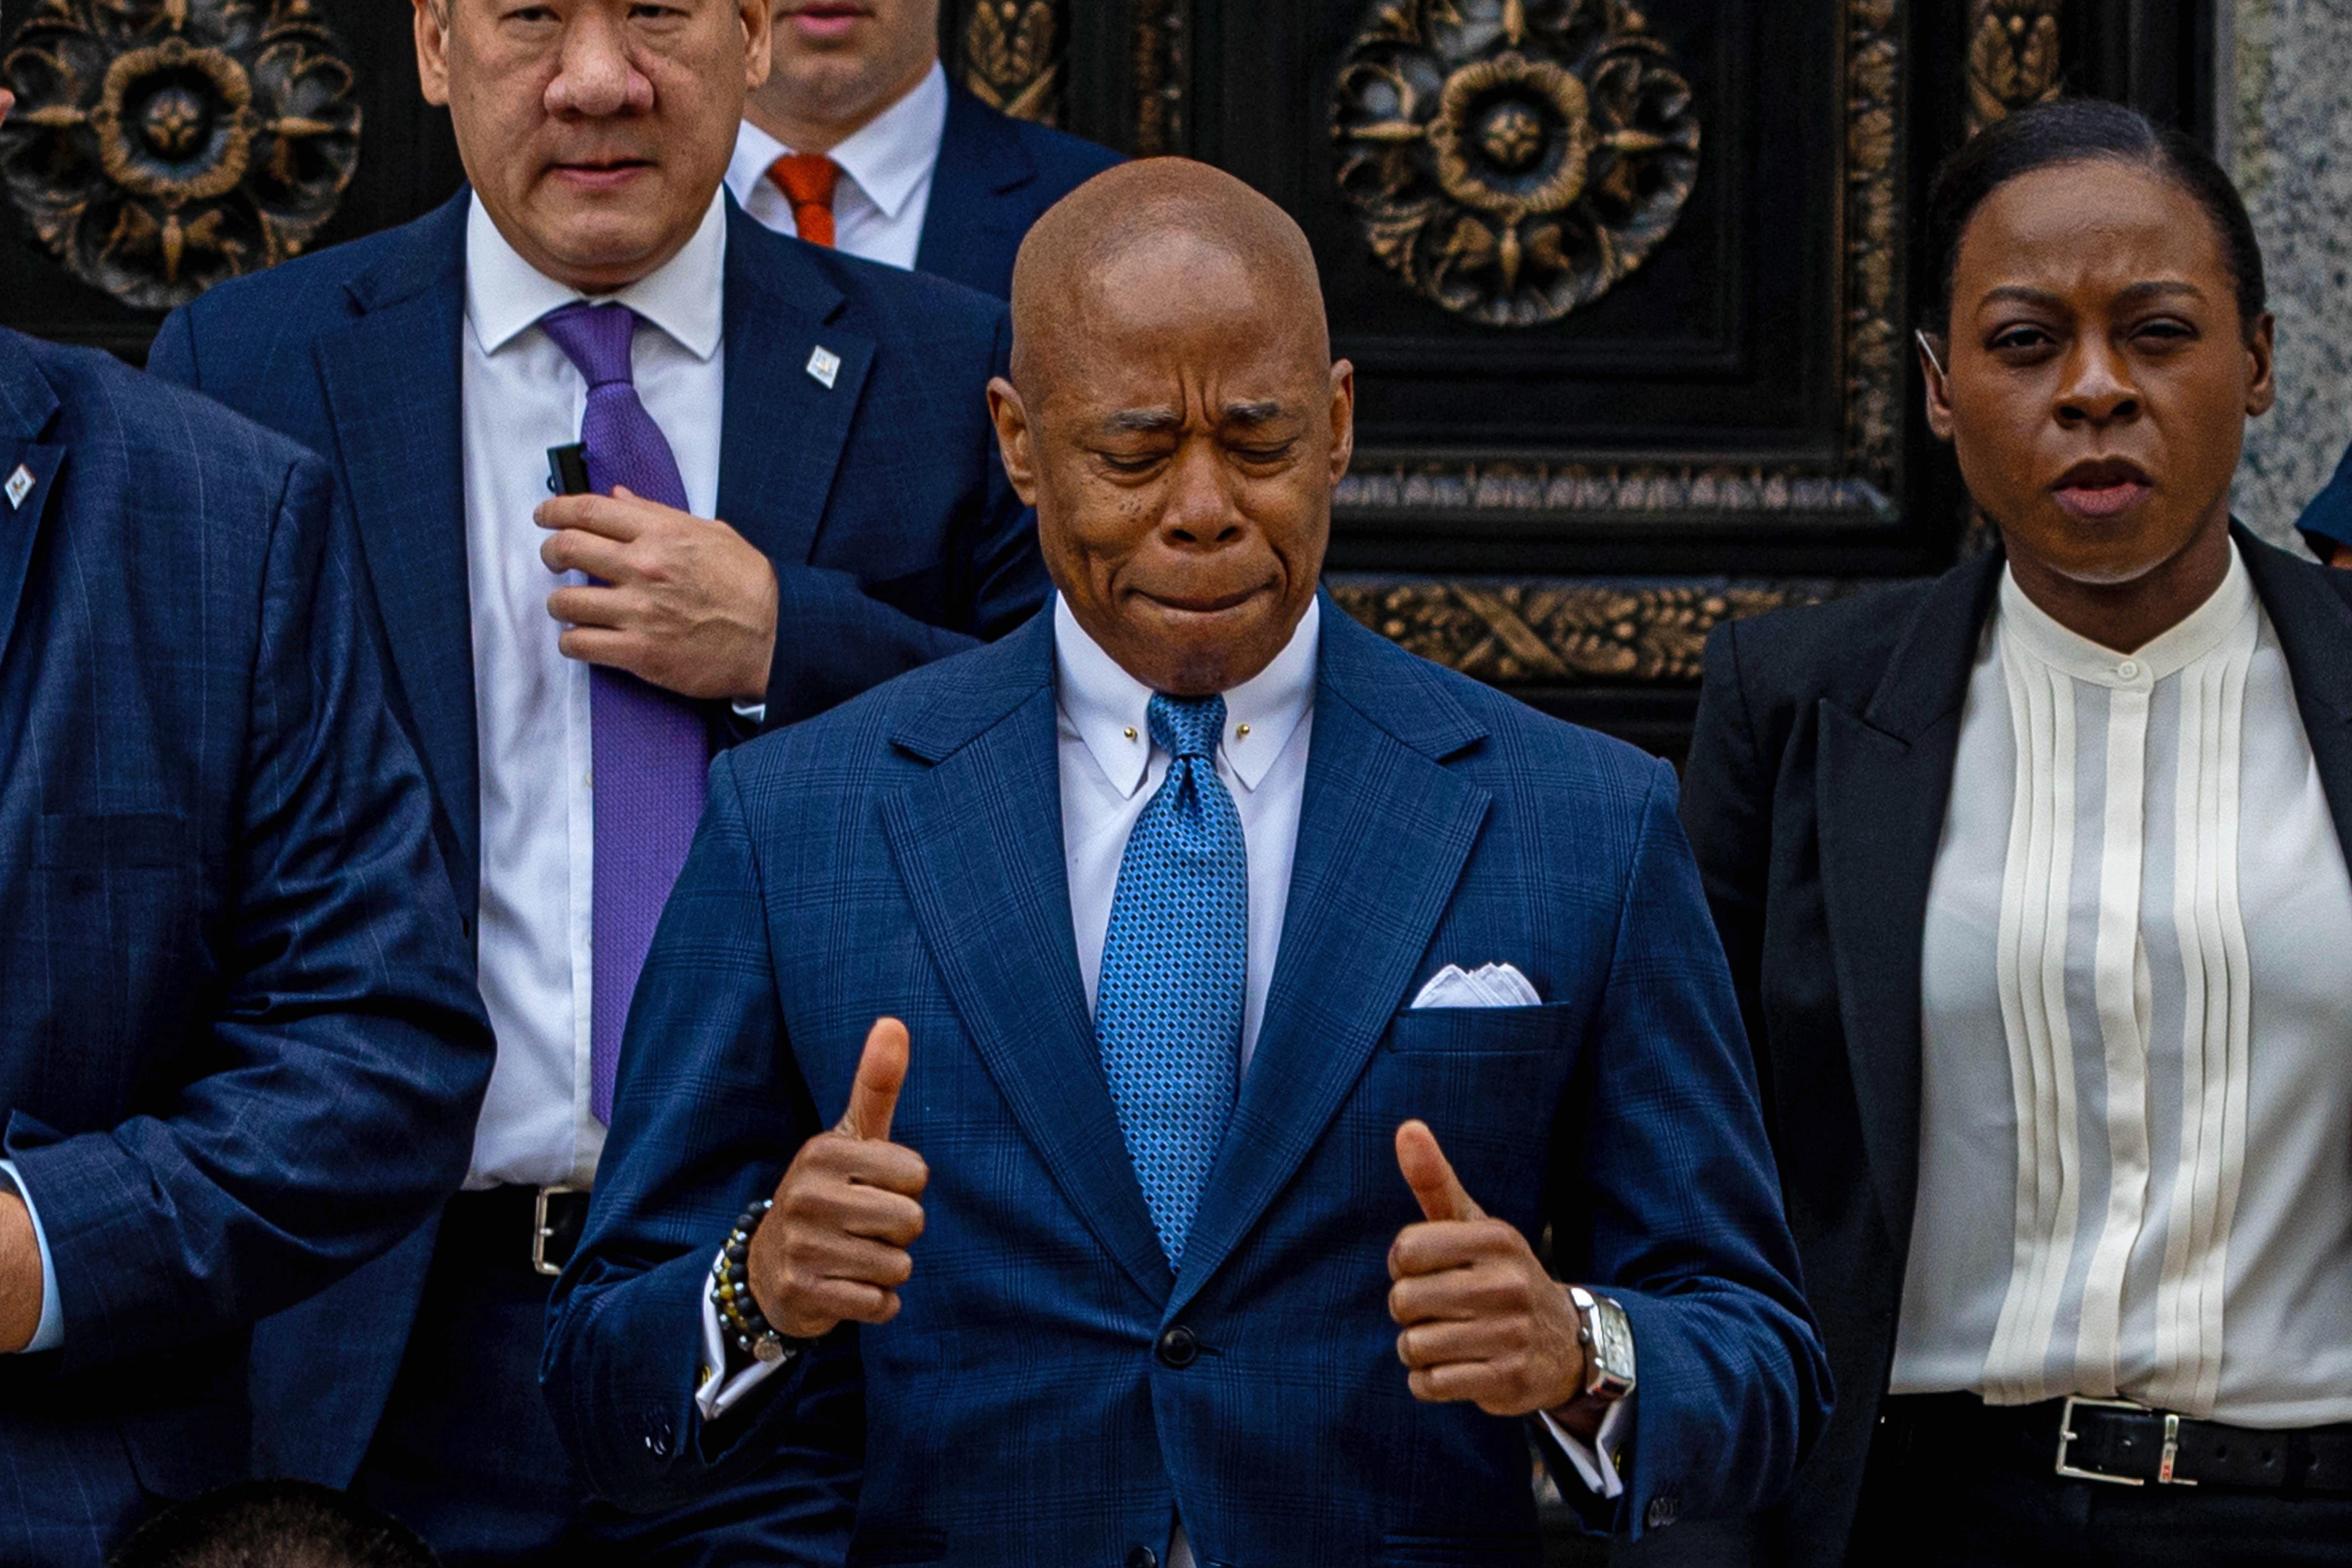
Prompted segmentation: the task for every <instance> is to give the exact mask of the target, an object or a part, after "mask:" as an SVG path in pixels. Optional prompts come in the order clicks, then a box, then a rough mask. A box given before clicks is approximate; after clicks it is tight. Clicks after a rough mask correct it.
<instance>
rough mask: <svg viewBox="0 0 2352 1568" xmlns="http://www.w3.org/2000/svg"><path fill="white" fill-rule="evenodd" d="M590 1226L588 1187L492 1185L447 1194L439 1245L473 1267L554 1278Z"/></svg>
mask: <svg viewBox="0 0 2352 1568" xmlns="http://www.w3.org/2000/svg"><path fill="white" fill-rule="evenodd" d="M587 1227H588V1193H587V1189H586V1188H584V1187H522V1186H506V1187H488V1188H485V1189H484V1190H483V1191H481V1192H478V1193H459V1194H457V1196H456V1197H453V1198H451V1199H450V1200H449V1206H448V1207H447V1208H446V1209H445V1210H443V1211H442V1215H441V1236H440V1239H439V1240H438V1241H437V1242H436V1243H435V1248H436V1252H437V1253H438V1255H439V1256H441V1257H443V1258H454V1259H457V1260H458V1261H460V1262H463V1263H465V1264H467V1265H468V1266H470V1267H472V1268H491V1269H498V1270H500V1271H504V1270H507V1269H520V1271H522V1272H523V1273H526V1274H543V1275H546V1276H548V1277H549V1278H553V1277H554V1276H556V1275H558V1274H561V1273H562V1272H563V1266H564V1265H565V1264H566V1263H569V1262H571V1261H572V1251H573V1249H575V1248H576V1247H579V1245H580V1234H581V1232H582V1231H583V1230H585V1229H587Z"/></svg>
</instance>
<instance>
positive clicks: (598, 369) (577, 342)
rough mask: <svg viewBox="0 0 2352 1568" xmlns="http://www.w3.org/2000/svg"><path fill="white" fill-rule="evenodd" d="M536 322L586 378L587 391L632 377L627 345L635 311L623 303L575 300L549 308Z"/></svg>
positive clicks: (632, 332) (632, 337) (633, 329)
mask: <svg viewBox="0 0 2352 1568" xmlns="http://www.w3.org/2000/svg"><path fill="white" fill-rule="evenodd" d="M539 324H540V326H541V327H542V328H543V329H545V331H546V332H547V335H548V336H549V337H551V338H552V339H554V340H555V346H556V347H557V348H560V349H562V351H563V357H564V358H566V359H568V360H570V361H571V362H572V363H573V364H574V365H575V366H577V367H578V368H579V371H580V374H582V375H583V376H585V377H586V378H587V381H588V386H589V389H590V390H591V391H593V390H594V389H595V388H597V387H600V386H609V385H611V384H614V382H624V383H626V382H631V381H632V380H633V372H632V371H631V369H630V365H629V346H630V344H632V343H633V342H635V341H636V336H637V313H636V312H635V310H630V309H629V308H628V307H627V306H625V305H592V304H590V303H588V301H586V300H576V301H574V302H573V303H572V304H569V305H566V306H563V307H562V309H560V310H550V311H549V312H548V313H547V314H546V315H544V316H542V317H541V318H540V321H539Z"/></svg>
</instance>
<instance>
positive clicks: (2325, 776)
mask: <svg viewBox="0 0 2352 1568" xmlns="http://www.w3.org/2000/svg"><path fill="white" fill-rule="evenodd" d="M2236 538H2237V542H2238V547H2239V549H2240V550H2241V551H2242V552H2244V555H2245V561H2246V567H2247V571H2248V573H2249V574H2250V575H2251V576H2252V579H2253V587H2254V592H2255V594H2256V595H2258V596H2259V597H2260V598H2261V600H2262V604H2263V609H2264V610H2266V611H2267V612H2268V613H2269V615H2270V618H2271V624H2272V626H2274V627H2275V628H2276V629H2277V632H2278V637H2279V642H2280V645H2281V647H2282V648H2283V649H2284V653H2285V657H2286V661H2287V668H2288V670H2289V672H2290V674H2291V676H2292V678H2293V679H2294V688H2295V697H2296V702H2297V706H2298V707H2299V708H2300V710H2302V714H2303V723H2304V728H2305V731H2307V732H2308V733H2309V735H2310V737H2311V747H2312V751H2313V752H2314V754H2315V756H2316V757H2317V759H2318V765H2319V773H2320V779H2321V782H2322V784H2323V785H2324V787H2325V788H2326V793H2327V798H2328V803H2329V805H2330V807H2331V808H2332V810H2333V812H2334V815H2335V818H2336V833H2337V834H2338V836H2339V837H2343V838H2344V840H2345V842H2346V843H2347V844H2352V575H2348V574H2336V573H2331V572H2328V571H2326V570H2324V569H2322V568H2320V567H2316V566H2314V565H2312V564H2310V563H2308V562H2304V561H2298V560H2296V559H2294V557H2291V556H2289V555H2287V554H2286V553H2285V552H2283V551H2279V550H2274V549H2273V548H2272V547H2271V546H2269V545H2267V544H2263V543H2262V542H2260V541H2258V540H2256V539H2255V538H2254V537H2253V536H2252V534H2249V533H2247V532H2245V531H2243V530H2238V531H2236ZM2000 569H2001V557H2000V554H1999V553H1998V552H1996V553H1993V554H1990V555H1986V556H1984V557H1981V558H1979V559H1978V560H1975V561H1971V562H1969V563H1967V564H1965V565H1962V566H1960V567H1958V568H1957V569H1955V570H1954V571H1951V572H1949V573H1947V574H1945V575H1943V576H1942V577H1939V578H1937V579H1936V580H1935V581H1933V582H1928V583H1919V584H1905V585H1904V586H1901V587H1898V588H1891V589H1887V590H1885V591H1882V592H1878V593H1874V594H1868V595H1862V596H1859V597H1856V598H1853V599H1847V600H1844V601H1842V602H1838V603H1833V604H1828V605H1816V606H1813V607H1811V608H1807V609H1800V610H1790V611H1782V612H1780V613H1779V614H1776V615H1769V616H1762V617H1760V618H1759V619H1757V620H1753V621H1743V622H1738V623H1736V624H1733V625H1728V626H1723V627H1721V628H1719V629H1718V630H1717V632H1716V633H1715V634H1714V636H1713V637H1710V638H1709V639H1708V642H1707V647H1706V685H1705V687H1704V689H1702V691H1701V694H1700V699H1699V716H1698V730H1697V734H1696V737H1695V739H1694V740H1693V742H1692V745H1691V755H1690V764H1689V767H1688V768H1687V770H1686V771H1685V774H1684V779H1683V821H1684V824H1685V826H1687V827H1688V828H1689V830H1690V837H1691V844H1692V847H1693V848H1694V849H1695V850H1696V853H1697V856H1698V863H1699V869H1700V872H1701V875H1702V876H1703V877H1704V878H1705V879H1706V892H1707V900H1708V902H1709V904H1710V905H1712V906H1713V908H1714V910H1715V920H1716V926H1717V930H1718V931H1721V932H1722V935H1723V944H1724V947H1725V950H1726V951H1727V952H1728V954H1729V955H1730V960H1731V973H1732V978H1733V981H1734V983H1735V984H1737V986H1738V990H1739V997H1740V1005H1741V1009H1742V1011H1743V1012H1744V1013H1745V1015H1746V1016H1747V1020H1748V1033H1749V1037H1751V1038H1752V1039H1753V1040H1754V1041H1755V1043H1756V1054H1757V1060H1758V1065H1759V1068H1760V1071H1761V1077H1762V1079H1763V1081H1764V1087H1765V1107H1766V1113H1767V1115H1768V1117H1769V1121H1770V1122H1771V1127H1772V1134H1773V1146H1774V1148H1775V1150H1776V1151H1777V1152H1778V1153H1779V1156H1780V1180H1781V1190H1782V1192H1783V1194H1785V1196H1786V1198H1787V1202H1788V1209H1789V1223H1790V1226H1791V1227H1792V1228H1793V1229H1794V1230H1795V1232H1796V1236H1797V1247H1798V1250H1799V1252H1800V1253H1801V1256H1802V1258H1803V1260H1804V1277H1805V1283H1806V1287H1807V1294H1808V1297H1809V1299H1810V1300H1811V1302H1812V1304H1813V1310H1815V1312H1816V1313H1818V1314H1819V1316H1820V1319H1821V1323H1822V1335H1823V1338H1824V1340H1825V1341H1826V1342H1827V1344H1828V1346H1829V1352H1830V1364H1831V1366H1832V1369H1833V1370H1834V1372H1835V1373H1836V1376H1837V1385H1838V1390H1839V1394H1840V1398H1839V1401H1838V1409H1837V1413H1836V1415H1834V1416H1833V1417H1832V1420H1831V1422H1830V1428H1829V1432H1828V1435H1827V1436H1825V1437H1824V1438H1823V1440H1822V1447H1821V1449H1820V1451H1819V1452H1818V1453H1816V1454H1815V1455H1814V1456H1813V1458H1812V1459H1811V1461H1810V1462H1809V1463H1808V1464H1807V1466H1806V1468H1805V1469H1804V1471H1803V1472H1802V1474H1801V1476H1800V1478H1799V1481H1798V1484H1797V1486H1796V1488H1795V1489H1793V1490H1792V1491H1791V1493H1790V1500H1789V1502H1788V1504H1787V1505H1786V1507H1785V1509H1784V1510H1781V1513H1780V1516H1778V1517H1774V1518H1771V1519H1768V1520H1765V1521H1759V1526H1758V1529H1759V1551H1760V1552H1761V1555H1762V1556H1763V1558H1764V1560H1767V1561H1771V1562H1776V1563H1778V1562H1790V1563H1820V1564H1833V1563H1843V1561H1844V1554H1845V1545H1846V1540H1847V1536H1848V1533H1849V1532H1850V1531H1851V1529H1852V1526H1853V1513H1854V1505H1855V1500H1856V1498H1857V1497H1858V1496H1859V1493H1860V1489H1861V1485H1862V1474H1863V1462H1864V1456H1865V1455H1866V1453H1867V1451H1868V1448H1869V1444H1870V1434H1871V1430H1872V1427H1873V1426H1874V1424H1875V1419H1876V1415H1877V1408H1878V1402H1879V1398H1880V1396H1881V1395H1882V1394H1884V1393H1885V1388H1886V1380H1887V1374H1888V1371H1889V1368H1890V1366H1891V1364H1892V1362H1893V1359H1894V1352H1895V1316H1896V1313H1897V1311H1898V1310H1899V1308H1900V1306H1901V1302H1902V1292H1903V1273H1904V1267H1905V1263H1906V1258H1907V1257H1908V1253H1909V1247H1910V1237H1911V1217H1912V1211H1913V1207H1914V1200H1915V1198H1916V1189H1917V1182H1918V1163H1919V1160H1918V1148H1919V1050H1920V1035H1919V984H1920V983H1919V964H1920V944H1921V932H1922V931H1923V930H1924V928H1925V922H1926V920H1927V883H1928V878H1929V875H1930V873H1931V872H1932V870H1933V869H1934V865H1935V857H1936V848H1937V843H1938V841H1939V840H1940V839H1941V837H1942V835H1943V827H1944V811H1945V805H1946V802H1947V800H1948V797H1949V795H1950V794H1951V787H1952V769H1953V764H1954V758H1955V754H1956V752H1957V748H1958V739H1959V722H1960V710H1961V706H1962V703H1963V701H1964V700H1965V699H1966V697H1967V694H1968V684H1969V676H1970V674H1971V672H1972V669H1973V667H1974V663H1975V658H1976V653H1977V648H1978V645H1979V639H1980V638H1981V637H1982V635H1983V631H1984V626H1985V622H1986V618H1987V617H1988V616H1990V614H1991V610H1992V604H1993V596H1994V592H1995V589H1996V588H1997V587H1998V586H1999V584H2000Z"/></svg>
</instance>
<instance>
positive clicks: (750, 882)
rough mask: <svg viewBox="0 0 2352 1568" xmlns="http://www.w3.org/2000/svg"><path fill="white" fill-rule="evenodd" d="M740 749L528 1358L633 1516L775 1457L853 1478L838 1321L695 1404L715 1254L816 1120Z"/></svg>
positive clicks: (850, 1336)
mask: <svg viewBox="0 0 2352 1568" xmlns="http://www.w3.org/2000/svg"><path fill="white" fill-rule="evenodd" d="M735 763H736V757H735V754H734V753H732V752H727V753H722V754H721V755H720V756H719V759H718V761H716V762H715V763H712V764H711V774H710V796H709V805H707V806H706V808H705V810H704V813H703V818H702V826H701V828H700V830H699V831H698V834H697V835H696V837H695V844H694V848H693V851H692V852H691V853H690V854H689V855H688V858H687V863H686V867H685V869H684V870H683V871H681V872H680V873H679V875H678V880H677V888H676V889H675V890H674V891H673V892H672V894H671V895H670V900H669V903H668V906H667V908H666V909H665V910H664V911H663V914H662V919H661V924H660V926H659V927H658V929H657V930H656V932H655V936H654V942H653V947H652V950H651V952H648V953H647V955H646V966H645V969H644V971H643V973H642V974H641V975H640V977H639V979H638V983H637V993H636V1000H635V1003H634V1004H633V1005H631V1007H630V1009H629V1025H628V1030H627V1033H626V1036H625V1038H624V1040H623V1043H622V1050H621V1062H620V1070H619V1076H618V1079H617V1080H616V1082H615V1085H614V1104H613V1121H612V1128H611V1132H610V1135H609V1136H608V1137H607V1138H606V1140H605V1143H604V1157H603V1159H602V1161H601V1162H600V1163H599V1164H598V1167H597V1173H596V1193H595V1196H594V1198H593V1200H592V1203H591V1206H590V1209H589V1216H588V1227H587V1231H586V1234H585V1235H583V1237H582V1238H581V1243H580V1247H579V1249H578V1251H577V1252H576V1253H575V1254H574V1256H573V1258H572V1264H571V1267H570V1268H567V1269H565V1270H564V1274H563V1278H562V1279H560V1280H558V1281H557V1282H556V1287H555V1296H554V1300H553V1304H552V1306H551V1313H550V1319H549V1330H548V1341H547V1352H546V1358H545V1361H544V1363H543V1364H542V1367H541V1383H542V1384H543V1385H544V1388H545V1391H546V1394H547V1400H548V1405H549V1408H550V1411H551V1414H552V1415H554V1417H555V1426H556V1430H557V1431H558V1432H559V1433H560V1434H561V1435H562V1439H563V1444H564V1447H566V1448H567V1449H568V1450H569V1451H570V1453H571V1455H572V1460H573V1462H574V1463H576V1464H577V1465H578V1466H579V1467H580V1469H581V1472H582V1474H583V1475H584V1476H585V1477H586V1478H587V1480H588V1484H589V1486H590V1487H591V1488H592V1489H593V1490H594V1491H595V1492H596V1493H597V1495H598V1496H600V1497H603V1498H604V1499H606V1500H609V1501H612V1502H614V1503H616V1504H618V1505H620V1506H621V1507H623V1508H626V1509H634V1510H646V1511H651V1510H659V1509H666V1508H674V1507H678V1506H682V1505H684V1504H685V1503H687V1502H688V1501H689V1500H692V1499H694V1498H696V1497H698V1496H700V1495H703V1494H704V1493H706V1492H707V1491H708V1490H709V1489H710V1488H711V1487H713V1486H715V1485H719V1484H723V1483H724V1482H726V1481H727V1480H729V1479H734V1478H735V1477H737V1476H739V1475H740V1474H741V1473H743V1472H744V1471H746V1470H748V1469H749V1468H752V1467H755V1466H759V1465H763V1464H772V1463H775V1462H777V1461H778V1459H779V1457H780V1456H782V1461H783V1462H784V1463H786V1464H788V1465H790V1466H792V1467H793V1468H794V1469H795V1470H796V1471H797V1472H798V1473H800V1474H802V1475H803V1476H817V1477H824V1478H834V1479H839V1478H844V1477H854V1476H855V1474H856V1470H857V1469H858V1468H859V1462H860V1457H861V1456H862V1455H863V1453H864V1436H863V1426H862V1422H863V1394H862V1391H861V1390H860V1389H859V1387H858V1386H857V1384H856V1376H857V1364H856V1341H855V1337H854V1331H852V1330H847V1329H845V1330H839V1331H835V1335H834V1336H832V1337H830V1338H828V1339H827V1340H825V1341H824V1342H822V1343H820V1344H819V1345H818V1346H817V1347H816V1348H815V1349H814V1350H813V1351H812V1352H809V1353H807V1354H804V1355H803V1356H802V1357H801V1358H800V1359H799V1360H798V1361H797V1362H796V1363H794V1364H793V1366H792V1367H790V1368H788V1369H786V1371H785V1372H784V1373H782V1374H780V1375H778V1376H775V1377H772V1378H770V1379H769V1380H768V1381H767V1382H766V1383H765V1384H762V1385H761V1388H760V1389H759V1390H758V1391H757V1392H756V1393H754V1394H751V1395H750V1396H749V1397H747V1398H746V1399H745V1400H744V1401H743V1403H742V1404H741V1405H738V1406H736V1407H735V1408H733V1409H732V1410H730V1411H729V1412H728V1413H726V1414H725V1415H721V1416H720V1417H719V1418H718V1419H716V1420H713V1421H708V1422H706V1421H704V1420H703V1419H702V1417H701V1416H700V1415H699V1413H698V1411H697V1409H696V1408H695V1399H694V1394H695V1388H696V1385H697V1384H698V1382H699V1381H700V1380H701V1373H703V1371H704V1368H703V1367H702V1366H701V1365H700V1364H699V1363H700V1342H701V1337H702V1336H701V1333H700V1329H699V1325H700V1321H701V1313H702V1300H703V1293H704V1290H705V1289H706V1287H707V1282H708V1280H709V1273H710V1258H711V1255H712V1252H713V1251H714V1249H716V1248H717V1247H718V1246H719V1243H720V1242H722V1241H723V1240H725V1239H726V1237H727V1233H728V1230H729V1229H730V1227H731V1226H733V1224H734V1223H735V1219H736V1216H737V1215H740V1214H741V1212H742V1211H743V1209H744V1207H745V1206H746V1205H749V1204H750V1203H751V1202H752V1201H753V1200H755V1199H758V1198H761V1197H764V1196H766V1195H767V1194H770V1193H771V1192H772V1191H773V1190H774V1188H775V1184H776V1183H777V1181H778V1180H779V1179H780V1178H781V1177H782V1174H783V1171H784V1168H785V1167H786V1166H787V1165H788V1164H790V1163H791V1162H792V1158H793V1154H794V1153H795V1152H798V1150H799V1148H800V1145H801V1144H802V1142H804V1141H805V1140H806V1139H808V1138H809V1137H810V1136H812V1135H813V1134H814V1133H815V1132H816V1131H818V1129H819V1127H820V1122H819V1121H818V1118H817V1114H816V1110H815V1106H814V1102H813V1101H812V1100H811V1099H810V1096H809V1093H808V1090H807V1089H806V1088H805V1087H804V1086H803V1082H802V1079H801V1076H800V1073H799V1071H798V1069H797V1068H795V1067H794V1065H793V1059H792V1055H791V1051H790V1048H789V1045H788V1042H787V1039H786V1037H785V1032H784V1019H783V1013H782V1007H781V1006H780V1005H779V1003H778V1000H777V995H776V979H775V971H774V966H773V963H772V960H771V957H770V952H769V946H768V931H767V923H766V920H765V916H764V913H763V910H762V906H761V899H760V894H759V888H758V872H757V869H756V867H755V864H754V860H753V856H752V850H751V834H750V832H749V830H748V829H747V827H746V826H745V820H744V811H743V806H742V802H741V800H740V795H739V794H738V792H737V789H736V774H737V771H738V770H737V768H736V766H735Z"/></svg>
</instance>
